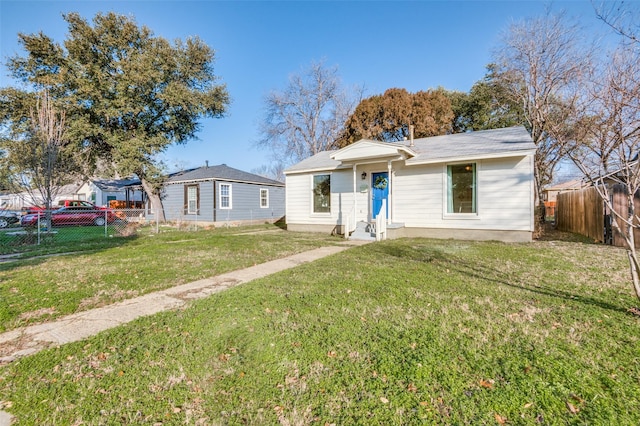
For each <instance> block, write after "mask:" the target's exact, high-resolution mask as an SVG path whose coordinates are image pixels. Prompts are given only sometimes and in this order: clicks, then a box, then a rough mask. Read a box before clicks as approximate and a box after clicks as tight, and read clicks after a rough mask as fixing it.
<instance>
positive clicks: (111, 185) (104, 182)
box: [91, 178, 140, 192]
mask: <svg viewBox="0 0 640 426" xmlns="http://www.w3.org/2000/svg"><path fill="white" fill-rule="evenodd" d="M91 182H93V184H94V185H95V186H97V187H98V188H100V190H101V191H111V192H115V191H122V190H123V189H124V188H125V187H127V186H129V185H140V179H133V178H132V179H93V180H92V181H91Z"/></svg>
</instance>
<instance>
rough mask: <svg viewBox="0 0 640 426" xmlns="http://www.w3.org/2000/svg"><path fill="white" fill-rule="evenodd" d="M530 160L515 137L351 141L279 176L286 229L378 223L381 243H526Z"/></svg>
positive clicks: (493, 133) (521, 134)
mask: <svg viewBox="0 0 640 426" xmlns="http://www.w3.org/2000/svg"><path fill="white" fill-rule="evenodd" d="M534 153H535V145H534V144H533V142H532V140H531V137H530V136H529V133H528V132H527V131H526V129H525V128H524V127H510V128H505V129H496V130H484V131H478V132H469V133H459V134H453V135H445V136H436V137H431V138H422V139H416V140H415V141H405V142H398V143H386V142H377V141H371V140H360V141H358V142H355V143H354V144H352V145H349V146H347V147H345V148H342V149H340V150H337V151H325V152H321V153H319V154H316V155H314V156H313V157H310V158H308V159H306V160H304V161H302V162H300V163H298V164H296V165H294V166H292V167H290V168H288V169H287V170H285V175H286V190H287V194H286V200H287V209H286V220H287V229H289V230H294V231H297V230H304V231H312V230H315V231H319V232H334V233H339V234H344V233H345V232H346V233H347V234H350V233H351V232H353V231H354V230H356V229H362V227H361V226H360V224H362V223H372V222H373V221H374V220H375V219H376V218H377V216H378V215H380V214H382V215H384V216H383V217H384V218H385V219H386V221H385V223H386V227H387V230H386V233H387V234H386V235H385V237H389V238H398V237H410V236H419V237H434V238H459V239H477V240H488V239H495V240H502V241H531V239H532V234H533V230H534V219H533V215H534V178H533V170H534V161H533V156H534ZM383 205H384V206H385V209H382V206H383ZM369 226H370V225H369Z"/></svg>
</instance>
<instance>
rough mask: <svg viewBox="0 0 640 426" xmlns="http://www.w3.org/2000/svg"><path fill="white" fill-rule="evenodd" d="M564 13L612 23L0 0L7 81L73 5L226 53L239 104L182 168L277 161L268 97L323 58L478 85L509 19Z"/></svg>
mask: <svg viewBox="0 0 640 426" xmlns="http://www.w3.org/2000/svg"><path fill="white" fill-rule="evenodd" d="M546 7H551V8H552V10H553V11H560V10H565V11H566V12H567V13H568V14H569V15H570V16H572V17H576V18H578V19H579V21H580V22H581V24H582V25H584V26H585V27H587V28H592V29H593V31H594V32H598V31H602V30H603V28H604V27H603V24H602V23H601V22H600V21H598V20H597V19H596V17H595V13H594V10H593V6H592V5H591V2H590V1H589V0H574V1H556V2H546V1H518V0H512V1H410V2H404V1H352V2H351V1H340V2H339V1H318V2H315V1H284V2H279V1H256V2H252V1H206V0H200V1H168V0H165V1H152V0H146V1H132V0H128V1H92V0H85V1H51V0H49V1H48V0H40V1H30V0H20V1H9V0H0V53H1V59H2V62H3V65H2V66H1V67H0V86H3V87H4V86H8V85H15V84H16V83H15V82H14V81H13V80H12V79H11V78H10V77H9V76H8V75H7V74H8V73H7V69H6V68H5V67H4V63H5V62H6V59H7V57H9V56H12V55H15V54H16V53H20V54H23V53H24V52H23V51H22V50H21V49H20V46H19V44H18V42H17V40H18V38H17V34H18V33H20V32H22V33H35V32H39V31H42V32H44V33H45V34H47V35H48V36H50V37H52V38H53V39H54V40H56V41H58V42H60V43H62V42H63V41H64V38H65V36H66V33H67V26H66V23H65V22H64V21H63V19H62V16H61V15H62V14H63V13H67V12H78V13H80V15H81V16H83V17H84V18H85V19H87V20H89V21H91V19H92V18H93V16H94V15H95V14H96V13H98V12H110V11H113V12H116V13H119V14H124V15H129V16H133V17H134V18H135V19H136V21H137V23H138V24H139V25H145V26H147V27H149V28H150V29H151V30H152V31H153V32H154V34H155V35H157V36H162V37H165V38H167V39H169V40H174V39H177V38H180V39H185V38H187V37H189V36H199V37H200V38H201V39H203V40H204V41H205V42H206V43H207V44H208V45H209V46H210V47H212V48H213V49H214V50H215V51H216V62H215V73H216V75H217V76H219V78H220V81H221V82H223V83H225V84H226V85H227V88H228V91H229V94H230V96H231V99H232V103H231V105H230V106H229V110H228V114H227V116H226V117H225V118H222V119H215V120H213V119H212V120H204V121H203V122H202V131H201V132H200V133H199V135H198V139H197V140H192V141H190V142H189V143H187V145H185V146H176V147H171V148H169V149H168V150H167V152H166V153H165V154H164V159H165V160H166V161H167V163H168V164H169V165H170V166H171V168H172V170H175V168H176V166H179V167H197V166H200V165H204V162H205V160H208V161H209V164H212V165H213V164H222V163H225V164H227V165H229V166H231V167H235V168H238V169H242V170H245V171H251V170H252V169H255V168H258V167H259V166H261V165H263V164H268V163H269V153H268V152H267V151H264V150H259V149H257V148H256V147H255V141H256V140H257V139H258V137H259V134H258V123H259V122H260V120H261V118H262V113H263V107H264V97H265V95H266V94H268V93H269V91H271V90H281V89H283V88H284V87H285V86H286V84H287V79H288V76H289V75H290V74H292V73H297V72H300V71H301V69H303V68H304V67H306V66H308V65H309V64H310V63H311V62H312V61H318V60H324V61H325V63H326V64H327V65H328V66H338V69H339V73H340V75H341V76H342V79H343V83H344V84H345V85H347V86H352V85H364V86H365V88H366V93H365V96H371V95H375V94H379V93H382V92H384V91H385V90H386V89H388V88H391V87H399V88H405V89H407V90H408V91H410V92H415V91H418V90H427V89H430V88H436V87H438V86H441V87H444V88H445V89H448V90H460V91H465V92H466V91H468V90H469V89H470V88H471V86H472V85H473V83H475V82H476V81H478V80H480V79H481V78H482V77H483V76H484V74H485V66H486V65H487V64H488V63H489V62H490V61H491V51H492V49H494V48H495V47H496V45H497V43H498V41H499V37H500V34H501V32H503V31H504V30H506V29H507V27H508V26H509V24H510V23H512V22H514V21H518V20H521V19H524V18H527V17H533V16H538V15H541V14H543V13H544V10H545V8H546Z"/></svg>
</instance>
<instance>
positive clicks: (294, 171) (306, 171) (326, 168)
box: [283, 164, 351, 176]
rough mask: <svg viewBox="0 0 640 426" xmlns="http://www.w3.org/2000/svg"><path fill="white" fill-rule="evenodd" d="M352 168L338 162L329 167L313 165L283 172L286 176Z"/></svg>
mask: <svg viewBox="0 0 640 426" xmlns="http://www.w3.org/2000/svg"><path fill="white" fill-rule="evenodd" d="M350 168H351V166H347V165H342V164H338V165H336V166H329V167H313V168H309V169H300V170H285V171H284V172H283V173H284V174H285V176H287V175H296V174H300V173H315V172H331V171H334V170H345V169H350Z"/></svg>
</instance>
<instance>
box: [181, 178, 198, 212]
mask: <svg viewBox="0 0 640 426" xmlns="http://www.w3.org/2000/svg"><path fill="white" fill-rule="evenodd" d="M184 198H185V201H184V204H185V205H186V206H187V209H186V210H187V211H186V212H185V213H186V214H198V210H199V209H200V187H199V185H187V186H185V187H184Z"/></svg>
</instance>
